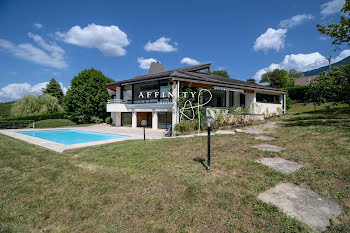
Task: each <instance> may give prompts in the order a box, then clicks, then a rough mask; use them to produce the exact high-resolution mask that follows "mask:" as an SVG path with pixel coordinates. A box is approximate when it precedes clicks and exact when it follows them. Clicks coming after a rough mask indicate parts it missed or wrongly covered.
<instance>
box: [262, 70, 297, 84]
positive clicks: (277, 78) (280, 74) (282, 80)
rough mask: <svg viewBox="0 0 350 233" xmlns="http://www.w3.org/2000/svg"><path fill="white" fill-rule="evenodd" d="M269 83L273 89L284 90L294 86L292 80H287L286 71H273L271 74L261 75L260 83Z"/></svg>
mask: <svg viewBox="0 0 350 233" xmlns="http://www.w3.org/2000/svg"><path fill="white" fill-rule="evenodd" d="M265 82H267V83H269V84H270V86H271V87H274V88H284V87H292V86H294V80H293V79H291V78H289V76H288V72H287V71H286V70H280V69H275V70H273V71H272V72H267V73H265V74H263V76H262V78H261V80H260V83H265Z"/></svg>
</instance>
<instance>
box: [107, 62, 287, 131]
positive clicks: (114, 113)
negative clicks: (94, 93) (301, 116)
mask: <svg viewBox="0 0 350 233" xmlns="http://www.w3.org/2000/svg"><path fill="white" fill-rule="evenodd" d="M210 66H211V64H203V65H196V66H189V67H182V68H178V69H172V70H165V71H164V70H163V65H162V64H160V63H152V64H151V66H150V69H149V73H148V74H145V75H140V76H136V77H133V78H130V79H126V80H122V81H117V82H114V83H109V84H107V85H106V88H107V91H108V93H109V95H110V96H111V97H112V98H111V100H109V101H108V103H107V112H110V113H111V118H112V120H113V123H112V124H113V125H114V126H131V127H140V126H141V120H147V125H148V126H149V127H152V128H154V129H157V128H168V127H170V126H174V125H175V124H176V123H178V122H179V121H180V117H181V116H180V115H181V110H180V109H179V108H178V106H177V99H178V98H179V96H180V95H182V94H183V95H185V91H184V90H191V91H190V93H187V91H186V95H191V94H193V95H194V94H195V93H196V94H198V93H199V91H200V90H201V89H207V90H209V91H210V92H211V94H212V98H211V100H210V101H209V102H208V103H207V104H206V105H204V107H206V108H217V109H227V108H229V107H237V106H240V107H245V108H246V109H248V110H249V113H251V114H265V115H267V116H268V115H278V114H284V113H285V112H286V102H285V101H286V91H283V90H280V89H276V88H271V87H267V86H262V85H259V84H256V83H249V82H244V81H240V80H236V79H231V78H226V77H222V76H217V75H213V74H211V72H210ZM206 95H207V96H206ZM208 95H209V94H208V93H207V94H205V93H204V94H203V95H201V97H199V100H198V101H199V102H200V104H204V102H205V101H206V99H207V100H209V97H208Z"/></svg>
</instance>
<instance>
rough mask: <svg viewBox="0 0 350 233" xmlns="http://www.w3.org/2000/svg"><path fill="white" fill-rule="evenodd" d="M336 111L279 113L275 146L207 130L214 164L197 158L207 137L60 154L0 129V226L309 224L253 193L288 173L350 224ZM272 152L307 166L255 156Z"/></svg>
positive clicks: (340, 223)
mask: <svg viewBox="0 0 350 233" xmlns="http://www.w3.org/2000/svg"><path fill="white" fill-rule="evenodd" d="M338 110H339V111H338ZM338 110H333V111H332V112H334V113H331V112H330V113H329V114H328V115H327V114H325V113H322V112H318V113H314V114H313V113H305V114H303V113H300V112H298V113H296V114H293V115H289V116H286V117H282V118H277V119H276V120H278V121H282V122H284V123H285V126H283V127H279V128H277V129H276V130H275V132H274V133H273V134H272V135H273V136H275V137H276V138H277V140H276V141H275V142H274V144H275V145H279V146H283V147H285V148H286V150H284V151H283V152H281V153H279V154H275V153H272V152H262V151H258V150H256V149H254V148H252V146H253V145H257V144H259V143H261V142H259V141H256V140H254V135H246V134H244V135H242V134H237V135H217V136H213V137H212V164H211V167H212V170H211V171H210V172H206V171H205V170H204V167H203V166H202V164H201V163H199V162H195V161H194V160H193V159H194V158H196V157H202V158H205V155H206V138H205V137H194V138H177V139H162V140H149V141H145V142H144V141H140V140H135V141H125V142H119V143H112V144H106V145H101V146H95V147H88V148H82V149H76V150H70V151H67V152H65V153H63V154H59V153H55V152H51V151H48V150H45V149H42V148H40V147H37V146H34V145H31V144H26V143H24V142H22V141H18V140H16V139H13V138H10V137H7V136H3V135H0V158H1V160H0V231H9V232H28V231H31V232H38V231H50V232H51V231H54V232H56V231H58V232H310V231H311V229H309V228H308V227H307V226H306V225H304V224H302V223H301V222H299V221H297V220H295V219H292V218H290V217H287V216H286V215H285V214H283V213H282V212H281V211H280V210H279V209H278V208H276V207H274V206H272V205H268V204H265V203H263V202H261V201H259V200H258V199H257V198H256V196H257V195H258V194H259V193H260V192H262V191H264V190H266V189H269V188H271V187H273V186H275V185H276V184H278V183H280V182H292V183H295V184H298V185H301V186H303V187H306V188H309V189H312V190H313V191H315V192H317V193H319V194H320V195H323V196H325V197H327V198H329V199H332V200H334V201H336V202H338V203H339V204H341V205H342V206H343V208H344V210H345V213H344V215H343V216H341V217H340V218H338V219H336V220H332V223H333V224H334V225H333V226H332V227H331V228H329V229H328V232H349V231H350V225H349V222H350V188H349V187H350V182H349V177H350V158H349V157H350V156H349V155H350V133H349V132H350V130H349V127H350V124H349V121H348V120H349V117H350V115H349V113H348V112H347V108H339V109H338ZM337 112H338V113H337ZM315 116H316V117H315ZM319 116H325V117H328V118H326V120H332V122H328V123H323V124H316V123H312V124H302V123H303V122H309V121H318V122H319V123H322V122H324V120H325V119H323V118H321V117H319ZM295 122H298V124H296V123H295ZM274 156H279V157H282V158H286V159H289V160H292V161H295V162H298V163H301V164H303V165H304V166H305V167H304V168H302V169H300V170H299V171H298V172H296V173H294V174H291V175H285V174H281V173H278V172H275V171H273V170H271V169H269V168H267V167H265V166H263V165H261V164H258V163H256V162H254V161H255V160H257V159H259V158H263V157H274Z"/></svg>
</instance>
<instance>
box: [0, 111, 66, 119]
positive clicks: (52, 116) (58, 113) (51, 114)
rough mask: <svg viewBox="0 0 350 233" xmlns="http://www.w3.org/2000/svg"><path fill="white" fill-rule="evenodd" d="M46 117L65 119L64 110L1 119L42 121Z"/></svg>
mask: <svg viewBox="0 0 350 233" xmlns="http://www.w3.org/2000/svg"><path fill="white" fill-rule="evenodd" d="M47 119H66V113H65V112H54V113H47V114H40V115H29V116H21V117H9V118H5V119H3V120H34V121H42V120H47Z"/></svg>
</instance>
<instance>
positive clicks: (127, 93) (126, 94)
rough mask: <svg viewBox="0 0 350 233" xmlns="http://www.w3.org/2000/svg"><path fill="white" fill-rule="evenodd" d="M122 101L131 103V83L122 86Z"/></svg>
mask: <svg viewBox="0 0 350 233" xmlns="http://www.w3.org/2000/svg"><path fill="white" fill-rule="evenodd" d="M122 90H123V92H122V95H123V101H124V102H126V103H131V101H132V85H125V86H122Z"/></svg>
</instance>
